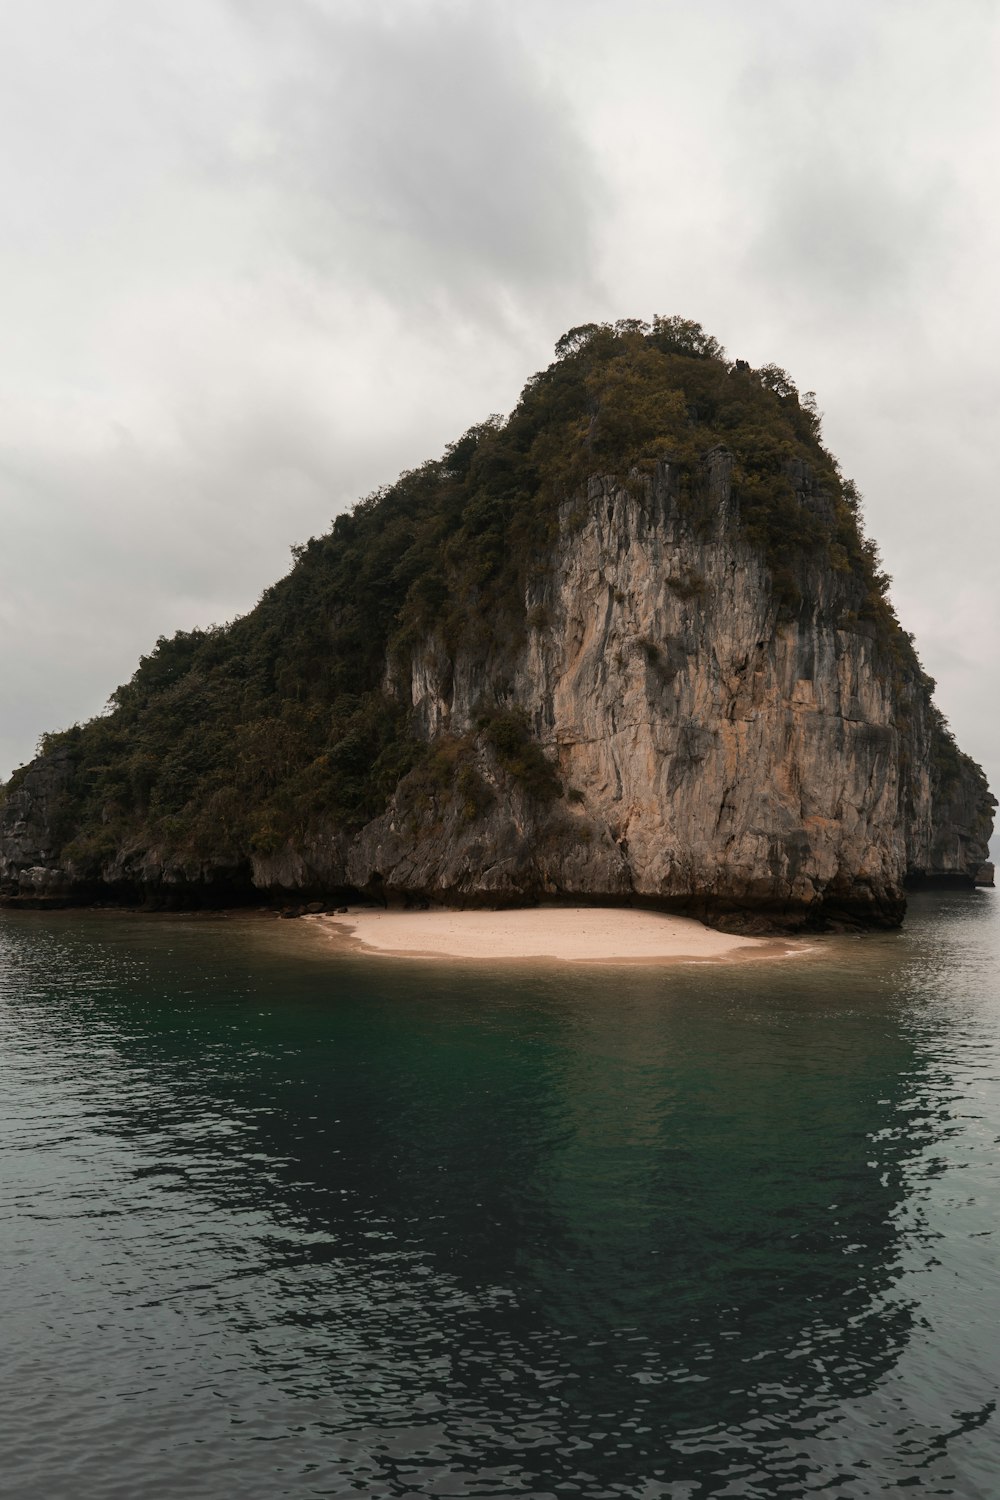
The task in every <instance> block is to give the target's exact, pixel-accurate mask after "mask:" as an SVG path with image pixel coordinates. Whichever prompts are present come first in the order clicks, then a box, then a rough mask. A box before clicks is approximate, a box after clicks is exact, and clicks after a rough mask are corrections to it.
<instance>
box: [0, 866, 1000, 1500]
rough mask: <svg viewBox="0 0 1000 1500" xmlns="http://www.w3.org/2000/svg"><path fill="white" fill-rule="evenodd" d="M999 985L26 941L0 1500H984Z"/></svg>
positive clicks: (1, 1382) (946, 978)
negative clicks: (934, 1499)
mask: <svg viewBox="0 0 1000 1500" xmlns="http://www.w3.org/2000/svg"><path fill="white" fill-rule="evenodd" d="M998 959H1000V917H998V903H997V900H996V898H995V897H994V895H993V893H992V892H977V893H976V894H975V895H965V896H951V895H942V896H937V895H930V896H926V897H923V898H921V899H920V900H918V901H916V902H914V904H913V907H912V911H911V917H910V919H909V921H908V924H907V928H906V930H905V931H904V933H902V934H893V935H884V936H873V937H869V938H866V939H863V940H861V939H849V938H837V939H828V940H824V941H821V942H820V943H819V945H818V946H817V948H816V949H815V950H814V951H813V952H812V953H810V954H809V955H807V956H806V957H804V958H801V959H796V960H792V961H784V962H767V963H754V964H744V965H738V966H737V965H727V966H721V967H719V966H710V965H702V966H686V967H682V968H671V969H666V970H662V971H659V972H658V971H657V970H655V969H653V968H645V967H643V968H634V969H628V968H621V969H609V968H593V969H559V968H558V967H557V966H554V965H553V966H548V967H538V968H535V969H532V968H530V967H525V966H520V967H518V968H516V969H509V970H507V971H504V970H503V969H502V968H497V969H492V970H489V971H484V970H481V969H478V968H476V967H474V966H461V965H459V966H446V965H433V964H427V963H421V962H412V961H398V960H396V961H393V960H377V959H368V960H361V959H358V958H357V957H352V956H345V955H338V954H334V953H333V952H332V951H330V949H329V948H328V947H327V946H326V944H325V943H324V941H323V940H322V938H321V936H320V935H319V934H318V933H317V931H316V927H315V925H314V924H305V923H278V922H273V921H267V920H264V919H260V918H255V917H230V918H225V919H223V918H151V917H150V918H146V917H141V916H136V915H127V916H125V915H119V916H111V915H107V914H100V913H95V914H87V913H82V914H75V913H61V914H57V915H52V916H39V915H36V914H30V913H26V914H18V915H13V914H3V915H2V916H0V1028H2V1030H0V1036H2V1042H3V1070H2V1078H0V1112H2V1119H3V1131H2V1140H0V1154H2V1158H3V1164H2V1165H3V1197H2V1201H0V1268H2V1272H3V1275H2V1281H0V1314H2V1321H0V1328H2V1332H3V1348H4V1359H3V1362H2V1365H0V1395H2V1405H0V1410H2V1414H3V1421H2V1430H0V1487H3V1493H5V1494H7V1493H9V1494H11V1495H14V1496H17V1497H18V1500H21V1497H25V1500H28V1497H31V1500H33V1497H35V1496H38V1497H42V1496H45V1497H61V1496H63V1495H65V1496H72V1497H73V1500H105V1497H110V1500H113V1497H118V1496H122V1497H126V1496H127V1497H129V1500H134V1497H142V1500H145V1497H161V1496H162V1497H168V1496H169V1497H174V1496H176V1497H178V1500H180V1497H188V1496H191V1497H206V1500H208V1497H211V1500H229V1497H234V1500H235V1497H241V1500H243V1497H247V1500H258V1497H260V1500H270V1497H280V1496H312V1495H335V1496H341V1495H342V1496H372V1497H409V1496H414V1497H415V1496H478V1497H508V1496H530V1497H552V1500H558V1497H561V1496H564V1495H574V1494H575V1495H585V1496H592V1497H602V1496H622V1495H625V1496H635V1497H642V1500H646V1497H658V1496H669V1497H689V1496H690V1497H694V1496H699V1497H701V1496H732V1497H741V1500H742V1497H751V1500H752V1497H758V1496H760V1497H770V1496H779V1495H780V1496H784V1495H788V1496H800V1495H806V1494H814V1493H816V1494H819V1493H822V1494H824V1495H827V1496H829V1495H833V1496H839V1497H844V1500H847V1497H851V1500H854V1497H861V1496H869V1495H893V1494H896V1493H897V1492H903V1491H906V1490H909V1489H913V1490H916V1491H919V1492H923V1493H926V1494H928V1495H955V1496H961V1497H963V1500H965V1497H978V1496H982V1497H991V1500H992V1497H995V1496H996V1495H997V1493H998V1492H1000V1480H998V1479H997V1478H996V1474H997V1471H998V1468H1000V1464H998V1459H1000V1445H998V1438H997V1431H998V1426H997V1417H996V1414H995V1402H996V1398H997V1390H998V1385H1000V1347H998V1346H1000V1339H998V1336H997V1325H998V1322H1000V1271H998V1240H997V1205H998V1203H1000V1180H998V1179H1000V1163H998V1158H997V1142H998V1138H1000V1088H998V1078H1000V983H998V979H1000V964H998Z"/></svg>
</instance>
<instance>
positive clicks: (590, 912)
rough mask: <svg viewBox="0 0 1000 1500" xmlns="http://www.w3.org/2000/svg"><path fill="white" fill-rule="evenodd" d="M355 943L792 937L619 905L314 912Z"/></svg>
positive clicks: (457, 950)
mask: <svg viewBox="0 0 1000 1500" xmlns="http://www.w3.org/2000/svg"><path fill="white" fill-rule="evenodd" d="M315 920H316V921H317V922H320V923H322V925H323V927H324V929H325V930H327V931H328V932H329V934H330V935H331V936H333V937H335V938H339V939H340V940H342V941H344V942H346V943H347V944H348V945H349V946H350V947H352V948H355V949H360V950H366V951H368V952H372V953H383V954H395V955H398V956H399V957H404V956H405V957H413V958H418V957H426V958H462V959H485V960H489V961H491V962H494V963H496V962H498V961H503V960H511V959H529V958H541V959H558V960H561V961H563V962H567V963H628V962H646V963H653V962H658V961H659V962H666V961H669V960H672V959H674V960H687V961H694V962H697V961H700V960H712V959H729V958H751V957H757V958H764V957H780V956H782V955H784V954H787V953H790V952H792V951H794V945H793V944H791V943H789V942H785V941H782V940H775V939H773V938H754V937H739V936H736V935H734V934H731V933H725V932H715V931H714V930H713V929H712V928H710V927H705V926H704V925H703V924H702V923H701V922H697V921H695V920H693V919H692V918H691V917H676V916H669V915H667V914H666V913H665V912H653V911H634V910H631V909H626V908H622V907H599V906H598V907H595V906H534V907H523V908H518V909H516V910H513V911H478V910H477V911H444V910H435V911H403V910H393V909H391V908H390V909H389V910H381V909H378V908H372V907H350V908H349V909H348V910H347V912H346V913H344V914H340V915H337V916H322V917H317V918H315Z"/></svg>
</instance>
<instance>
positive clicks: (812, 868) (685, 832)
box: [348, 452, 993, 924]
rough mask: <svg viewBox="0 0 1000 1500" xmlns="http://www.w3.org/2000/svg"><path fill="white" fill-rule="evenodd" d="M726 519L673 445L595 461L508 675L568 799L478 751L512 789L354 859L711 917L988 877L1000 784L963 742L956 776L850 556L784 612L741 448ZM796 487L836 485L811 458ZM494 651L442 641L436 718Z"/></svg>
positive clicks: (431, 696)
mask: <svg viewBox="0 0 1000 1500" xmlns="http://www.w3.org/2000/svg"><path fill="white" fill-rule="evenodd" d="M708 484H709V492H710V495H711V497H712V501H713V507H712V508H713V510H714V516H715V520H714V525H713V527H712V530H711V532H710V533H709V534H708V535H706V536H702V537H701V538H696V537H695V536H693V535H692V533H691V530H690V528H689V527H688V526H687V525H686V524H685V522H684V521H683V520H682V519H681V517H680V515H679V513H678V509H677V507H676V505H675V503H674V497H673V494H672V486H671V474H670V469H669V466H668V465H661V466H660V468H659V470H658V472H657V474H656V476H655V479H653V480H652V481H648V480H647V481H645V482H638V483H637V482H636V481H635V480H633V482H632V483H631V484H630V485H627V486H622V485H619V484H617V483H616V482H615V481H614V480H613V479H601V478H595V479H593V480H592V481H591V483H590V486H589V490H588V495H587V505H586V511H585V514H583V515H582V516H581V512H580V506H579V504H571V505H568V506H566V507H565V508H564V511H563V514H562V517H561V523H562V524H561V528H560V540H559V543H558V546H557V552H556V560H555V566H554V567H553V568H552V569H551V570H549V571H548V572H547V573H546V575H545V582H544V583H543V584H542V585H541V587H540V588H539V591H538V594H537V597H535V598H531V599H529V601H528V603H529V610H528V618H529V620H532V619H533V620H535V621H536V622H538V623H536V628H534V629H533V630H531V631H530V633H529V638H528V640H527V642H526V644H525V646H524V647H523V649H522V650H521V652H520V653H519V655H518V657H517V659H516V662H515V663H514V665H513V672H512V676H511V678H510V682H509V688H508V693H509V697H510V699H511V700H512V701H514V702H516V703H517V704H519V705H521V706H522V707H523V708H524V710H525V711H526V712H527V715H528V718H529V721H530V725H531V728H532V731H533V734H534V736H535V737H536V738H537V740H538V741H539V742H540V743H541V744H542V745H544V746H545V748H546V750H547V751H548V752H549V754H550V755H551V756H552V758H553V759H554V760H555V762H556V763H557V765H558V769H559V775H560V778H561V779H562V781H563V783H564V786H566V787H567V788H568V789H569V796H568V798H566V799H564V800H563V801H562V802H561V803H559V804H558V805H557V806H555V807H554V808H551V809H550V810H548V811H547V812H546V813H545V814H544V815H542V816H540V815H539V813H538V810H537V807H532V806H531V805H530V804H529V803H528V802H527V800H525V799H518V798H517V797H516V796H515V797H513V798H511V797H510V796H509V795H508V794H507V792H506V791H505V789H504V788H503V787H501V786H500V785H499V784H498V783H497V777H496V773H495V768H494V767H493V766H492V765H491V764H490V760H489V756H488V754H485V753H483V752H481V753H480V762H479V770H480V772H481V774H482V775H483V777H484V778H485V779H487V780H489V781H490V782H492V783H493V784H494V786H495V789H496V792H497V794H498V795H497V803H496V805H495V807H494V809H493V810H492V812H491V813H490V814H489V816H488V817H487V818H486V819H485V820H483V821H482V822H480V823H475V822H474V823H471V824H469V825H466V826H463V825H462V822H461V820H460V818H456V817H455V816H454V814H453V815H452V817H451V819H449V818H448V817H447V816H445V817H444V818H441V816H440V811H441V810H440V809H435V817H434V818H432V819H431V820H430V822H431V824H432V826H431V827H430V828H429V829H428V830H427V831H426V832H425V831H423V830H421V831H420V832H419V833H415V832H414V829H413V825H412V822H411V821H409V820H408V818H407V816H406V811H405V806H406V804H405V799H397V803H399V801H400V800H402V803H403V805H402V808H401V807H400V806H399V805H395V806H393V807H390V809H389V811H388V812H387V813H386V815H385V816H384V817H383V818H381V819H379V820H378V821H377V822H375V823H374V824H372V825H371V826H370V827H369V828H367V829H366V830H365V831H364V833H363V834H362V836H361V837H360V838H359V839H358V841H357V842H356V843H355V845H354V846H353V848H352V849H351V851H350V854H349V858H348V871H349V878H350V879H351V881H352V883H354V884H356V885H364V884H366V883H367V882H368V881H369V880H370V879H371V875H372V872H376V871H377V872H378V874H379V876H380V877H381V879H382V881H383V882H384V883H385V885H386V886H387V887H389V888H391V889H413V888H420V889H422V890H426V891H428V892H431V893H432V894H434V895H437V896H440V897H442V898H445V899H451V900H454V899H476V898H479V899H481V898H483V897H484V896H491V897H493V898H501V899H506V900H514V899H517V898H518V897H519V896H524V895H529V894H530V895H532V896H543V895H545V896H550V897H554V896H561V895H566V896H571V895H572V896H574V897H587V896H590V897H594V896H610V897H615V898H619V899H620V898H622V897H637V898H644V899H647V900H654V901H660V902H664V903H668V904H672V905H677V906H679V907H681V906H682V907H683V908H684V909H687V910H694V911H697V912H700V913H702V914H703V915H707V916H709V917H712V918H715V919H720V918H722V919H728V920H729V921H732V920H733V919H739V918H741V917H746V915H747V914H756V915H757V916H763V917H766V918H768V919H770V920H772V921H779V922H791V923H797V922H800V921H811V920H824V919H827V920H828V919H831V918H832V919H839V920H859V921H865V922H874V923H886V924H892V923H894V922H897V921H898V920H899V919H900V918H901V915H902V911H903V907H904V899H903V889H904V886H905V885H906V884H908V883H912V882H919V881H920V880H922V879H927V878H937V879H945V880H951V881H955V882H957V883H961V884H967V885H969V886H970V887H971V885H972V884H973V883H974V879H975V875H976V871H977V869H978V867H979V865H980V863H981V861H982V859H983V857H984V854H985V851H986V840H987V839H988V837H989V831H990V828H991V826H992V807H993V799H992V798H991V797H990V795H989V792H988V790H987V788H986V786H985V783H984V782H983V780H982V778H981V775H980V774H977V772H976V768H974V767H972V765H971V763H970V762H967V761H966V760H965V758H964V757H962V758H961V764H960V765H959V767H958V768H957V769H956V770H955V771H954V774H953V775H952V777H951V778H950V779H948V780H944V779H943V778H942V777H941V775H939V774H938V773H937V772H936V771H935V768H934V761H935V748H936V747H935V743H934V741H935V735H936V733H937V728H936V724H935V722H934V720H933V717H932V711H931V709H930V705H929V701H928V699H927V695H926V692H925V691H924V690H922V689H921V686H920V685H919V684H918V683H916V682H912V681H911V682H909V683H907V682H905V681H904V680H901V679H900V677H899V673H898V670H897V663H896V662H895V661H894V660H893V658H892V656H891V653H890V652H889V651H887V650H886V649H885V647H884V646H883V645H882V644H881V643H880V642H879V641H878V639H877V637H876V634H875V632H874V630H871V629H869V630H867V631H866V630H865V629H864V627H863V626H859V625H858V623H857V622H856V621H848V620H847V619H846V618H845V616H848V615H849V614H850V611H849V608H848V605H849V602H850V601H849V598H848V597H847V595H846V591H845V590H842V589H841V588H840V587H839V580H838V577H837V575H836V574H835V573H834V574H831V573H830V572H826V573H823V572H820V571H817V573H816V574H815V576H813V577H812V578H810V579H809V580H807V585H808V586H807V588H806V590H805V591H804V592H805V596H806V597H808V598H809V600H810V606H809V608H808V610H807V611H806V612H804V613H802V614H800V615H799V616H798V617H797V618H795V619H794V620H788V621H785V622H778V621H777V620H776V618H775V613H776V611H775V606H774V603H773V601H772V598H771V590H770V589H769V587H768V580H767V577H766V573H765V571H764V569H763V566H762V564H761V562H760V559H759V558H758V556H757V555H756V554H755V553H754V551H753V550H752V549H751V548H750V547H749V546H748V544H747V543H746V542H745V541H744V540H743V539H742V538H741V537H740V535H739V533H738V530H737V528H736V527H735V526H734V524H733V521H734V516H733V508H732V497H731V491H730V484H729V459H728V456H727V455H726V454H725V453H721V452H720V453H717V454H715V455H713V456H712V457H711V458H710V460H709V466H708ZM802 484H803V486H804V488H803V491H802V503H803V504H808V503H810V502H812V503H814V504H815V503H822V497H821V496H818V495H816V494H813V493H810V491H809V481H808V477H807V476H802ZM497 665H498V664H496V663H490V662H489V661H484V660H483V658H482V656H481V654H480V653H479V652H477V651H476V650H474V649H469V650H462V649H460V650H459V651H458V652H457V653H456V654H455V655H454V658H451V657H449V656H448V654H447V653H446V652H445V651H444V650H443V649H442V648H441V647H440V645H439V644H437V643H435V642H434V641H429V642H427V643H426V646H425V648H424V649H423V650H422V651H421V652H419V653H418V654H417V655H415V657H414V659H413V663H412V670H411V675H410V682H409V684H408V686H409V691H410V695H411V701H412V703H413V708H414V712H415V714H416V716H417V720H418V722H419V723H420V725H421V726H422V730H423V733H424V734H425V735H427V736H428V737H433V736H437V735H441V734H442V733H451V734H453V735H463V734H467V733H468V732H469V731H470V730H471V729H472V728H473V727H474V725H475V722H476V716H477V710H478V706H479V704H480V702H481V696H482V691H483V684H484V683H485V682H489V681H490V680H492V678H493V676H494V675H495V672H494V669H495V667H496V666H497Z"/></svg>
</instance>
